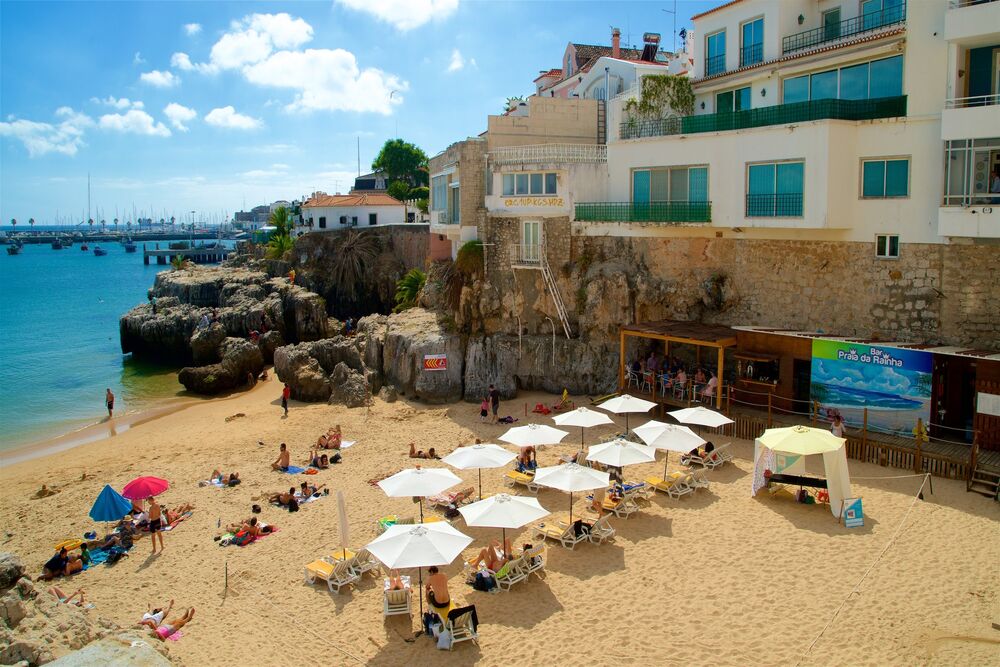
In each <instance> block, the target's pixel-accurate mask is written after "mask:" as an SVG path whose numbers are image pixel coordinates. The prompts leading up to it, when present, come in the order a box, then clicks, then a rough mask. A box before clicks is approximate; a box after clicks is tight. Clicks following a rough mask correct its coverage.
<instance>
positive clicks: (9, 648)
mask: <svg viewBox="0 0 1000 667" xmlns="http://www.w3.org/2000/svg"><path fill="white" fill-rule="evenodd" d="M23 573H24V566H23V564H21V561H20V559H19V558H17V556H15V555H13V554H9V553H0V664H3V665H14V664H24V665H45V664H54V665H97V664H101V665H117V664H129V665H140V666H144V667H165V666H167V665H170V664H171V663H170V660H169V659H168V656H169V653H168V652H167V647H166V646H164V645H163V642H160V641H157V640H155V639H153V638H152V637H150V636H148V635H146V634H145V633H141V632H139V631H135V630H130V631H123V630H122V628H120V627H119V626H117V625H115V624H114V623H112V622H111V621H109V620H107V619H103V618H101V617H100V616H98V611H99V610H96V609H90V610H84V609H81V608H79V607H77V606H75V605H71V604H70V605H67V604H62V603H60V602H59V601H58V600H56V598H55V597H54V596H52V595H50V594H49V593H48V592H47V591H46V590H45V589H46V586H44V585H43V584H41V583H39V584H35V583H34V582H33V581H31V579H30V578H28V577H25V576H23ZM73 651H76V653H73Z"/></svg>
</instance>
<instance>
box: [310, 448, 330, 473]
mask: <svg viewBox="0 0 1000 667" xmlns="http://www.w3.org/2000/svg"><path fill="white" fill-rule="evenodd" d="M309 465H311V466H312V467H313V468H319V469H320V470H326V469H327V468H329V467H330V458H329V457H328V456H327V455H326V454H320V453H319V450H318V449H316V450H310V451H309Z"/></svg>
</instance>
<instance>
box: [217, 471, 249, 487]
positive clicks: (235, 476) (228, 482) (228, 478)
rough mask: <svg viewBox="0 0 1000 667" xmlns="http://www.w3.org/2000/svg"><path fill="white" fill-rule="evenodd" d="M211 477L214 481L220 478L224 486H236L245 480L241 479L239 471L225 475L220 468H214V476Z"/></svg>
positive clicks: (219, 480)
mask: <svg viewBox="0 0 1000 667" xmlns="http://www.w3.org/2000/svg"><path fill="white" fill-rule="evenodd" d="M209 479H211V480H212V481H216V480H218V482H219V483H220V484H222V486H236V485H237V484H239V483H241V482H242V481H243V480H241V479H240V474H239V473H238V472H233V473H229V474H226V475H224V474H222V471H220V470H213V471H212V476H211V477H210V478H209Z"/></svg>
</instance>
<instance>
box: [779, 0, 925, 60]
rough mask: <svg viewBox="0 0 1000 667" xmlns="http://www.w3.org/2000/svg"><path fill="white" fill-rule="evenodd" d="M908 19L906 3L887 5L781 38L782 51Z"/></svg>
mask: <svg viewBox="0 0 1000 667" xmlns="http://www.w3.org/2000/svg"><path fill="white" fill-rule="evenodd" d="M905 20H906V3H905V2H904V3H902V4H899V5H896V6H895V7H886V8H885V9H880V10H878V11H874V12H868V13H867V14H861V15H860V16H855V17H853V18H849V19H845V20H843V21H840V22H839V23H831V24H829V25H824V26H822V27H819V28H813V29H812V30H806V31H805V32H799V33H795V34H794V35H788V36H787V37H784V38H782V40H781V53H782V54H786V53H791V52H793V51H801V50H802V49H810V48H813V47H815V46H820V45H821V44H826V43H828V42H835V41H837V40H839V39H845V38H847V37H853V36H855V35H860V34H863V33H866V32H870V31H872V30H880V29H882V28H885V27H887V26H891V25H896V24H897V23H903V22H904V21H905Z"/></svg>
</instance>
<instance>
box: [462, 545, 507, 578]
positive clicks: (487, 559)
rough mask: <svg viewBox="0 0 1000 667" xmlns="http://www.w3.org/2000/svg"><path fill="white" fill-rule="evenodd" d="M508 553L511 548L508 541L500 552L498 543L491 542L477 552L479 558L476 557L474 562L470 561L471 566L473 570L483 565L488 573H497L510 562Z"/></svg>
mask: <svg viewBox="0 0 1000 667" xmlns="http://www.w3.org/2000/svg"><path fill="white" fill-rule="evenodd" d="M510 553H511V546H510V540H509V539H508V540H506V541H505V542H504V545H503V550H502V551H501V550H500V542H498V541H497V540H493V541H492V542H490V544H489V546H487V547H486V548H484V549H480V550H479V556H477V557H476V560H474V561H472V563H471V565H472V567H474V568H478V567H479V566H480V565H483V566H485V567H486V569H487V570H489V571H490V572H499V571H500V568H502V567H503V566H504V563H506V562H507V561H508V560H510Z"/></svg>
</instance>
